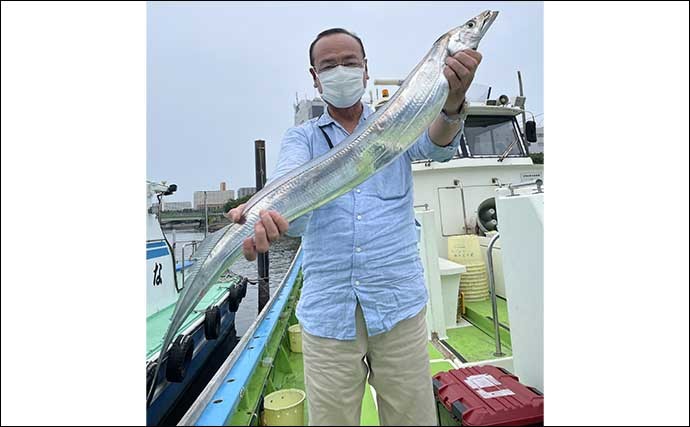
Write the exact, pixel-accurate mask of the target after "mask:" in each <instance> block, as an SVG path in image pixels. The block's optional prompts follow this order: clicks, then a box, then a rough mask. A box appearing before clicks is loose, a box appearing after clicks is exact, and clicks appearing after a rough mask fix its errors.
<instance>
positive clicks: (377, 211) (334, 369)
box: [228, 28, 481, 425]
mask: <svg viewBox="0 0 690 427" xmlns="http://www.w3.org/2000/svg"><path fill="white" fill-rule="evenodd" d="M309 59H310V63H311V68H310V69H309V72H310V73H311V76H312V79H313V81H314V87H315V88H317V89H318V91H319V93H320V94H321V97H322V98H323V100H324V101H325V102H326V103H327V104H328V108H327V110H326V111H325V112H324V114H323V115H322V116H321V117H318V118H314V119H312V120H309V121H307V122H306V123H303V124H302V125H300V126H296V127H293V128H291V129H289V130H288V131H287V133H286V134H285V136H284V138H283V141H282V146H281V151H280V157H279V160H278V166H277V169H276V172H275V174H274V176H273V179H275V178H277V177H279V176H281V175H283V174H285V173H288V172H290V171H291V170H293V169H294V168H296V167H298V166H300V165H302V164H304V163H306V162H308V161H309V160H311V159H313V158H315V157H317V156H319V155H321V154H323V153H326V152H327V151H328V150H329V149H330V148H331V146H335V145H337V144H338V143H340V142H341V141H343V140H344V139H345V138H346V137H347V136H348V135H349V134H351V133H352V132H353V131H354V130H355V129H356V128H357V127H358V126H366V120H367V117H369V116H370V115H371V114H372V110H371V108H370V107H369V106H367V105H364V104H362V102H361V97H362V94H363V93H364V89H365V87H366V81H367V80H368V79H369V75H368V68H367V59H366V55H365V52H364V45H363V44H362V41H361V40H360V39H359V37H357V36H356V35H354V34H352V33H350V32H348V31H346V30H343V29H340V28H333V29H330V30H326V31H324V32H322V33H320V34H319V35H318V36H317V37H316V39H315V40H314V42H313V43H312V44H311V46H310V48H309ZM480 61H481V55H480V54H479V53H477V52H475V51H465V52H460V53H458V54H456V55H455V56H454V57H449V58H448V59H447V61H446V68H445V70H444V74H445V76H446V78H447V79H448V82H449V86H450V93H449V95H448V99H447V101H446V104H445V106H444V109H443V112H442V113H441V114H440V115H439V117H438V118H436V119H435V120H434V122H433V123H432V125H431V126H430V127H429V129H428V130H427V131H426V132H424V134H423V135H421V136H420V137H419V139H418V141H417V142H416V143H415V144H414V145H413V146H412V147H411V148H410V149H409V150H408V151H407V152H406V153H405V154H404V155H402V156H400V157H399V158H398V159H397V160H396V161H395V162H393V163H392V164H391V165H389V166H387V167H386V168H384V169H383V170H382V171H380V172H379V173H377V174H376V175H374V176H372V177H371V178H369V179H368V180H367V181H365V182H364V183H362V184H361V185H360V186H359V187H357V188H355V189H354V190H352V191H350V192H349V193H347V194H345V195H343V196H341V197H339V198H337V199H335V200H333V201H331V202H330V203H328V204H326V205H324V206H322V207H321V208H319V209H316V210H314V211H312V212H311V213H310V214H307V215H305V216H303V217H301V218H299V219H297V220H295V221H293V222H292V223H291V224H288V222H287V221H286V220H285V219H284V218H282V217H281V216H280V215H279V214H278V213H277V212H263V213H262V214H261V218H262V220H261V221H260V222H258V223H257V224H256V227H255V236H254V238H253V239H247V240H246V241H245V242H244V255H245V257H246V258H247V259H248V260H250V261H251V260H254V259H256V254H257V252H259V253H263V252H266V251H267V250H268V247H269V244H270V243H271V242H274V241H276V240H277V239H279V238H280V236H281V235H282V234H284V233H288V234H289V235H293V236H298V235H301V236H302V247H303V251H304V259H303V266H302V269H303V272H304V284H303V288H302V293H301V298H300V302H299V304H298V307H297V317H298V318H299V321H300V324H301V325H302V335H303V336H302V349H303V357H304V377H305V383H306V391H307V406H308V409H309V423H310V425H359V419H360V412H361V403H362V396H363V393H364V387H365V385H366V381H367V379H368V381H369V383H370V384H371V385H372V386H373V387H374V389H375V390H376V395H377V396H376V397H377V406H378V411H379V417H380V422H381V424H382V425H436V414H435V407H434V397H433V391H432V384H431V378H430V376H429V359H428V354H427V327H426V322H425V312H426V302H427V298H428V297H427V293H426V287H425V284H424V276H423V270H422V264H421V261H420V259H419V255H418V250H417V235H416V229H415V225H414V211H413V203H412V171H411V165H410V164H411V162H412V161H414V160H423V159H432V160H436V161H448V160H449V159H450V158H451V157H452V155H453V153H454V152H455V150H456V149H457V147H458V142H459V131H460V129H461V126H462V123H463V118H464V114H463V113H464V111H461V109H464V108H466V107H465V104H464V101H465V93H466V91H467V89H468V87H469V85H470V83H471V82H472V79H473V77H474V74H475V71H476V69H477V66H478V65H479V62H480ZM243 208H244V206H243V205H242V206H239V207H237V208H235V209H233V210H231V211H230V212H229V213H228V217H230V218H231V219H232V220H233V221H239V220H240V219H241V214H242V210H243ZM288 229H289V232H288Z"/></svg>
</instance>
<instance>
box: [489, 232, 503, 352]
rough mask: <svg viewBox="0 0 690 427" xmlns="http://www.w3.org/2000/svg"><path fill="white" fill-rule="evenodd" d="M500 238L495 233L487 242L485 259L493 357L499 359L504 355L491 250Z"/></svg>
mask: <svg viewBox="0 0 690 427" xmlns="http://www.w3.org/2000/svg"><path fill="white" fill-rule="evenodd" d="M499 237H500V236H499V235H498V233H496V234H495V235H494V236H493V237H492V238H491V241H489V247H488V249H487V250H486V257H487V260H488V264H489V266H488V267H489V290H490V291H491V314H492V315H493V317H494V337H495V338H494V340H495V341H496V353H494V356H496V357H501V356H505V354H504V353H503V352H502V351H501V334H500V331H499V329H498V306H497V304H496V283H495V282H494V257H493V253H492V250H493V248H494V243H496V240H498V238H499Z"/></svg>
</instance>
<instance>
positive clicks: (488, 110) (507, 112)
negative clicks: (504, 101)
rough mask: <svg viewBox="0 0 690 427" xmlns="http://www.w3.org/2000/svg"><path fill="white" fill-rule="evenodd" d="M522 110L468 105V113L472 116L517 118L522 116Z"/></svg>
mask: <svg viewBox="0 0 690 427" xmlns="http://www.w3.org/2000/svg"><path fill="white" fill-rule="evenodd" d="M523 112H524V110H522V108H518V107H513V106H510V105H486V104H484V103H483V102H482V103H470V108H469V111H468V114H469V115H472V116H517V115H518V114H522V113H523Z"/></svg>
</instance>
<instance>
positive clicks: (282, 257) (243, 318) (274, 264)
mask: <svg viewBox="0 0 690 427" xmlns="http://www.w3.org/2000/svg"><path fill="white" fill-rule="evenodd" d="M174 235H175V236H174V239H175V241H176V242H177V245H176V248H175V259H177V260H179V259H182V246H183V242H191V241H194V240H196V241H201V240H203V239H204V233H203V232H190V231H175V233H174ZM165 236H166V237H167V238H168V241H169V242H170V244H171V245H172V243H173V231H172V230H168V231H165ZM299 245H300V239H298V238H297V239H295V238H290V237H283V238H282V239H280V240H279V241H277V242H276V243H274V244H272V245H271V249H270V251H269V255H268V263H269V272H268V277H269V287H270V290H271V295H273V293H274V292H275V290H276V288H277V287H278V285H280V282H281V281H282V280H283V276H285V273H287V270H288V268H289V267H290V264H291V263H292V259H293V258H294V257H295V254H296V253H297V249H298V248H299ZM191 250H192V247H191V246H189V247H187V248H185V249H184V251H185V257H186V258H189V254H190V253H191ZM231 270H232V271H233V273H236V274H239V275H241V276H244V277H248V278H249V279H252V280H255V279H256V278H257V265H256V261H252V262H250V261H247V260H245V259H244V258H240V260H239V261H237V262H236V263H235V264H234V265H233V266H232V268H231ZM258 300H259V298H258V287H257V286H256V285H251V284H250V285H249V288H248V289H247V296H246V297H244V299H243V300H242V303H241V304H240V307H239V309H238V310H237V314H236V315H235V328H236V329H237V336H242V335H243V334H244V333H245V332H246V331H247V329H248V328H249V326H250V325H251V324H252V323H253V322H254V320H255V319H256V316H257V314H258V313H257V311H258Z"/></svg>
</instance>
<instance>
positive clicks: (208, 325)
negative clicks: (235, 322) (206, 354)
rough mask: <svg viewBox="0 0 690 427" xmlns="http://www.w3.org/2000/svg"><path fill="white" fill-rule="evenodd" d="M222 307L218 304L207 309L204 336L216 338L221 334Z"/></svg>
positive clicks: (211, 338)
mask: <svg viewBox="0 0 690 427" xmlns="http://www.w3.org/2000/svg"><path fill="white" fill-rule="evenodd" d="M220 317H221V316H220V309H219V308H218V307H216V306H214V307H211V308H209V309H208V310H206V314H205V315H204V336H205V337H206V339H207V340H215V339H218V337H219V336H220Z"/></svg>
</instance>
